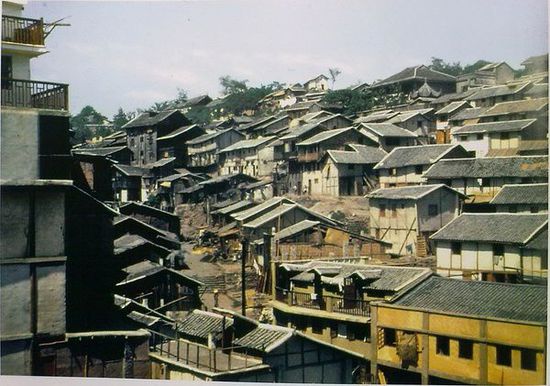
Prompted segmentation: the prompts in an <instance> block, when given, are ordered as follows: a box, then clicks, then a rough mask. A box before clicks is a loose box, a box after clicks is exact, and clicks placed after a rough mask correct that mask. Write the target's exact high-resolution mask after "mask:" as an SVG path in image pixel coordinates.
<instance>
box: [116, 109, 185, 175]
mask: <svg viewBox="0 0 550 386" xmlns="http://www.w3.org/2000/svg"><path fill="white" fill-rule="evenodd" d="M189 125H191V121H189V120H188V119H187V118H186V117H185V115H183V114H182V113H181V112H180V111H179V110H166V111H160V112H155V111H147V112H144V113H141V114H139V115H138V116H137V117H135V118H134V119H132V120H131V121H130V122H128V123H127V124H125V125H124V126H123V127H122V129H123V130H125V131H126V134H127V141H128V147H129V148H130V150H132V152H133V153H134V154H133V158H132V166H139V167H142V166H145V165H147V164H152V163H154V162H156V161H157V160H158V159H159V153H158V146H157V139H158V138H160V137H164V136H166V135H168V134H170V133H172V132H174V131H175V130H177V129H179V128H181V127H182V126H189ZM160 158H162V157H160Z"/></svg>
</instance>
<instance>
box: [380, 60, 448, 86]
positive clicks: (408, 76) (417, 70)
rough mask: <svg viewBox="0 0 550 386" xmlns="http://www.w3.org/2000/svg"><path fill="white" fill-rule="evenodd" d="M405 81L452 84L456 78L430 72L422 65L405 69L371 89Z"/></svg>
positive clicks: (437, 72) (434, 71) (433, 71)
mask: <svg viewBox="0 0 550 386" xmlns="http://www.w3.org/2000/svg"><path fill="white" fill-rule="evenodd" d="M407 80H426V81H438V82H450V83H454V82H455V80H456V78H455V77H454V76H452V75H449V74H445V73H443V72H439V71H436V70H432V69H431V68H429V67H427V66H425V65H423V64H422V65H419V66H413V67H407V68H405V69H404V70H402V71H400V72H398V73H397V74H394V75H391V76H389V77H387V78H386V79H384V80H381V81H379V82H376V83H374V84H373V85H372V86H371V87H372V88H376V87H380V86H384V85H389V84H393V83H398V82H403V81H407Z"/></svg>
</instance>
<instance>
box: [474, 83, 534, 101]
mask: <svg viewBox="0 0 550 386" xmlns="http://www.w3.org/2000/svg"><path fill="white" fill-rule="evenodd" d="M528 86H529V82H527V83H524V84H522V85H518V86H517V87H511V86H508V85H500V86H492V87H484V88H481V89H479V90H478V91H477V92H476V93H474V94H472V95H470V96H469V97H467V98H466V100H469V101H475V100H479V99H485V98H494V97H498V96H504V95H513V94H516V93H518V92H520V91H525V89H526V88H527V87H528Z"/></svg>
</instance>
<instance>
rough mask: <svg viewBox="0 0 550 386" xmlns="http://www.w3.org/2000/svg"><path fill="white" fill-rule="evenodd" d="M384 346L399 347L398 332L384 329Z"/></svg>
mask: <svg viewBox="0 0 550 386" xmlns="http://www.w3.org/2000/svg"><path fill="white" fill-rule="evenodd" d="M384 346H397V331H395V330H394V329H393V328H384Z"/></svg>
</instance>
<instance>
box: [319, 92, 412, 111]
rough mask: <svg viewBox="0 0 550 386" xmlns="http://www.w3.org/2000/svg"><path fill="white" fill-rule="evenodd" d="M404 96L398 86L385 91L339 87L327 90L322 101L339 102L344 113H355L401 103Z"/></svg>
mask: <svg viewBox="0 0 550 386" xmlns="http://www.w3.org/2000/svg"><path fill="white" fill-rule="evenodd" d="M404 100H405V96H404V95H403V93H402V92H401V90H400V89H399V88H398V87H393V88H391V89H390V90H387V91H385V92H384V91H379V90H376V89H375V90H373V89H366V90H365V91H360V90H352V89H349V88H347V89H341V90H329V91H328V92H327V94H326V95H325V97H324V98H323V102H325V103H330V104H332V103H335V104H340V105H342V107H343V113H344V114H345V115H351V114H357V113H358V112H360V111H365V110H370V109H372V108H374V107H377V106H387V107H390V106H394V105H398V104H401V103H403V102H404Z"/></svg>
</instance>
